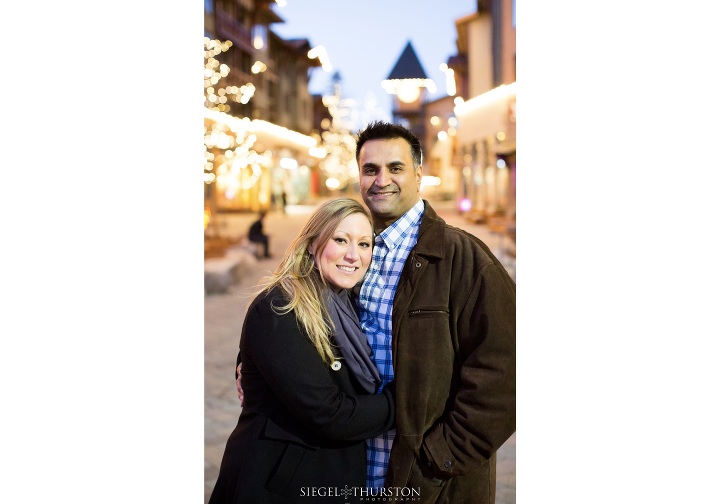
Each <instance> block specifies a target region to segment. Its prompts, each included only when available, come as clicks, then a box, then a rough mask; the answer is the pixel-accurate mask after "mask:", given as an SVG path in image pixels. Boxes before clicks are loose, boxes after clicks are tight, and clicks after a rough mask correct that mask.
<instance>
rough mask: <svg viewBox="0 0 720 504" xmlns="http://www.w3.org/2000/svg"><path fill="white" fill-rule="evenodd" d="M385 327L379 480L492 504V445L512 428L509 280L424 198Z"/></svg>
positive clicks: (425, 497) (439, 499)
mask: <svg viewBox="0 0 720 504" xmlns="http://www.w3.org/2000/svg"><path fill="white" fill-rule="evenodd" d="M392 328H393V338H392V349H393V366H394V369H395V382H396V386H397V390H396V425H397V436H396V438H395V441H394V444H393V448H392V452H391V454H390V467H389V470H388V475H387V478H386V482H385V486H386V487H399V488H403V487H405V488H409V489H418V488H419V491H420V500H421V502H422V503H431V502H432V503H451V504H459V503H467V504H486V503H487V504H494V502H495V452H496V451H497V449H498V448H499V447H500V446H501V445H502V444H503V443H504V442H505V441H506V440H507V439H508V438H509V437H510V436H511V435H512V434H513V432H515V282H514V281H513V280H512V279H511V278H510V276H509V275H508V274H507V272H506V271H505V269H504V268H503V267H502V265H501V264H500V263H499V261H498V260H497V259H496V258H495V256H493V254H492V253H491V252H490V250H489V249H488V247H487V246H486V245H485V244H484V243H483V242H482V241H480V240H479V239H478V238H476V237H475V236H472V235H470V234H468V233H466V232H465V231H462V230H460V229H458V228H455V227H452V226H449V225H447V224H446V223H445V221H443V220H442V219H441V218H439V217H438V215H437V214H436V213H435V211H434V210H433V209H432V208H431V207H430V205H429V204H428V202H427V201H425V214H424V216H423V218H422V222H421V224H420V230H419V235H418V242H417V245H416V246H415V248H414V249H413V250H412V251H411V252H410V255H409V256H408V258H407V260H406V262H405V266H404V269H403V272H402V276H401V277H400V281H399V283H398V288H397V292H396V294H395V300H394V304H393V315H392ZM404 491H405V492H407V491H410V490H404ZM395 492H396V493H397V492H398V490H395Z"/></svg>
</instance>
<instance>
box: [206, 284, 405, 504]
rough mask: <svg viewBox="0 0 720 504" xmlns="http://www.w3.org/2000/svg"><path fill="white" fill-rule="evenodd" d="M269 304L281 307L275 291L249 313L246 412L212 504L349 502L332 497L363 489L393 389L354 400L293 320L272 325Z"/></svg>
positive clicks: (344, 378)
mask: <svg viewBox="0 0 720 504" xmlns="http://www.w3.org/2000/svg"><path fill="white" fill-rule="evenodd" d="M271 302H274V304H275V305H276V306H279V305H282V304H285V301H284V300H283V298H282V296H281V295H280V294H279V292H278V291H277V290H275V291H273V292H271V293H270V294H265V293H263V294H260V295H259V296H258V297H256V298H255V300H254V301H253V302H252V303H251V304H250V307H249V308H248V314H247V317H246V318H245V323H244V325H243V329H242V335H241V338H240V354H239V355H238V361H240V360H242V379H241V381H242V387H243V392H244V394H245V399H244V401H245V402H244V405H243V409H242V413H241V414H240V419H239V421H238V424H237V427H236V428H235V430H234V431H233V432H232V434H231V435H230V438H229V439H228V442H227V445H226V447H225V453H224V455H223V460H222V464H221V466H220V474H219V477H218V481H217V483H216V485H215V489H214V490H213V494H212V496H211V498H210V503H211V504H221V503H222V504H224V503H242V504H254V503H257V504H271V503H283V504H287V503H294V502H298V503H300V502H302V503H307V502H357V501H359V497H358V499H353V498H352V497H351V496H350V498H346V497H345V495H343V496H339V497H332V495H333V494H334V495H338V492H339V491H340V490H344V489H345V487H346V486H347V487H349V488H353V487H355V488H358V492H359V488H361V487H362V488H364V487H365V473H366V468H365V467H366V461H365V441H364V440H365V439H367V438H371V437H375V436H377V435H379V434H380V433H382V432H385V431H387V430H388V429H390V428H391V427H392V426H393V424H394V416H395V406H394V397H393V394H392V391H393V387H387V388H386V389H387V391H385V390H384V391H383V393H382V394H374V395H367V394H362V393H359V391H360V390H361V389H360V388H359V385H358V384H357V383H356V381H355V379H354V377H353V376H352V375H351V373H350V372H349V370H348V366H346V365H344V362H342V360H341V361H340V362H341V367H340V369H339V370H337V371H335V370H332V369H331V368H330V367H329V366H328V365H326V364H325V363H324V362H323V361H322V359H321V358H320V355H319V354H318V352H317V350H316V349H315V347H314V346H313V345H312V343H311V342H310V340H309V339H308V338H307V336H306V335H305V333H304V331H301V330H300V329H299V328H298V322H297V319H296V317H295V315H294V313H289V314H287V315H278V314H276V313H275V312H273V311H272V309H271ZM318 492H319V493H318ZM313 493H314V495H313ZM323 494H324V495H325V496H322V497H320V496H319V495H323ZM359 495H360V494H359V493H358V496H359ZM308 497H310V498H308Z"/></svg>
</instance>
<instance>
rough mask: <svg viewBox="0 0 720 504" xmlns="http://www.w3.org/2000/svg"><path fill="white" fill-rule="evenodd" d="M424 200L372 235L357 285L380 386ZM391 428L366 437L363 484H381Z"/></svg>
mask: <svg viewBox="0 0 720 504" xmlns="http://www.w3.org/2000/svg"><path fill="white" fill-rule="evenodd" d="M424 211H425V204H424V203H423V201H422V200H420V201H418V202H417V203H416V204H415V205H414V206H413V207H412V208H411V209H410V210H408V211H407V212H406V213H405V215H403V216H402V217H400V218H399V219H398V220H396V221H395V222H393V223H392V224H391V225H390V226H389V227H387V228H386V229H385V230H384V231H383V232H382V233H380V234H379V235H377V236H376V237H375V247H374V248H373V254H372V263H371V265H370V268H369V270H368V272H367V275H366V276H365V281H364V282H363V284H362V288H361V289H360V297H359V299H358V303H359V305H360V325H361V326H362V329H363V331H364V332H365V334H366V335H367V337H368V341H369V343H370V348H372V351H373V361H374V362H375V365H376V366H377V368H378V371H379V372H380V378H382V384H381V386H380V389H379V390H378V392H379V391H381V390H382V388H383V387H384V386H385V385H386V384H387V383H388V382H390V381H392V380H393V379H394V377H395V374H394V372H393V366H392V307H393V298H394V297H395V290H396V289H397V284H398V280H399V279H400V273H401V272H402V269H403V266H404V265H405V259H407V257H408V255H410V251H411V250H412V248H413V247H414V246H415V244H416V243H417V236H418V229H419V228H420V220H421V219H422V216H423V213H424ZM393 439H395V429H392V430H390V431H388V432H386V433H384V434H381V435H379V436H378V437H376V438H373V439H368V440H367V441H366V449H367V465H368V466H367V484H368V486H369V487H372V488H377V487H381V486H382V485H383V483H384V481H385V474H386V473H387V469H388V460H389V459H390V449H391V448H392V443H393Z"/></svg>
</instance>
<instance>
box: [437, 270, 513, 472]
mask: <svg viewBox="0 0 720 504" xmlns="http://www.w3.org/2000/svg"><path fill="white" fill-rule="evenodd" d="M466 273H467V272H466ZM470 278H472V277H470ZM475 278H477V280H476V282H475V284H474V285H473V286H472V288H471V289H470V291H469V296H468V298H467V302H465V304H464V306H463V307H462V308H461V309H460V311H459V313H458V320H457V334H458V345H459V349H458V356H459V358H460V362H461V364H460V372H459V379H458V383H457V385H456V387H457V389H456V393H455V395H454V399H453V400H452V403H451V406H450V408H449V410H448V411H447V413H446V415H445V416H444V417H443V418H442V420H441V421H440V422H439V423H438V424H436V425H435V426H434V427H433V428H432V429H430V430H429V431H428V432H427V433H426V435H425V438H424V441H423V450H424V452H425V454H424V455H425V456H426V460H427V463H428V464H429V465H431V467H432V468H433V469H434V472H435V474H437V475H438V476H440V477H449V476H453V475H457V474H465V473H466V472H467V470H468V469H470V468H471V467H477V465H478V463H483V462H484V461H483V460H481V459H479V456H478V454H480V455H481V456H482V457H484V458H485V459H487V458H490V457H491V456H492V455H493V454H494V453H495V452H496V451H497V449H498V448H499V447H500V446H501V445H502V444H503V443H504V442H505V441H506V440H507V439H508V438H509V437H510V436H511V435H512V433H513V432H515V284H514V282H512V280H511V279H510V278H509V276H508V275H507V273H506V272H505V271H504V270H503V269H502V268H501V267H500V266H498V265H497V264H487V265H485V266H483V267H482V268H481V269H480V271H479V274H478V275H477V276H475Z"/></svg>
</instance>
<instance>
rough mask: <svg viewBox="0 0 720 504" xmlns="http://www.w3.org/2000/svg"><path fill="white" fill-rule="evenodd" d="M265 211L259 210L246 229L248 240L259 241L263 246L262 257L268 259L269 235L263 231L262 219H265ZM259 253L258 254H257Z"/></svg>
mask: <svg viewBox="0 0 720 504" xmlns="http://www.w3.org/2000/svg"><path fill="white" fill-rule="evenodd" d="M265 215H266V212H265V211H264V210H261V211H260V213H259V214H258V218H257V220H256V221H255V222H253V223H252V224H251V225H250V229H249V230H248V240H250V241H251V242H253V243H259V244H261V245H262V246H263V257H265V258H268V259H270V258H271V257H272V256H271V255H270V243H269V240H270V239H269V237H268V235H266V234H265V233H264V231H263V220H264V219H265ZM257 255H259V254H257Z"/></svg>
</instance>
